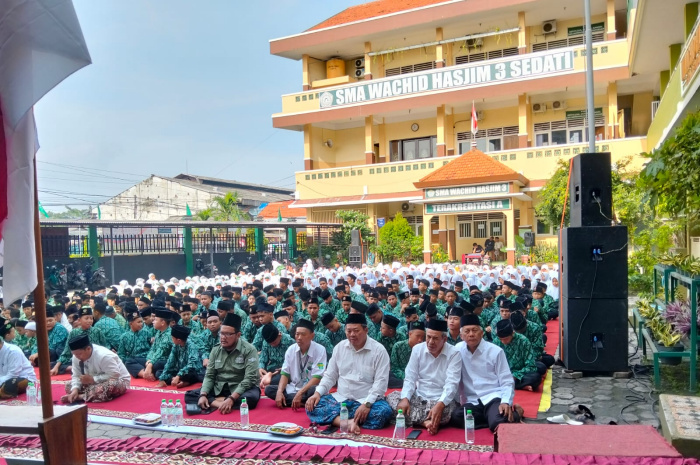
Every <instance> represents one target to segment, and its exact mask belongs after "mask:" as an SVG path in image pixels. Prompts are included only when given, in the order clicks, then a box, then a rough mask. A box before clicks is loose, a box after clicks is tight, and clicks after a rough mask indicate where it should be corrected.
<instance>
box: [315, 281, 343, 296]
mask: <svg viewBox="0 0 700 465" xmlns="http://www.w3.org/2000/svg"><path fill="white" fill-rule="evenodd" d="M318 287H320V288H321V292H323V291H325V290H327V291H328V292H330V293H331V295H332V296H333V297H335V296H336V291H337V289H334V288H332V287H330V286H329V285H328V280H327V279H326V278H319V279H318ZM343 289H345V288H343Z"/></svg>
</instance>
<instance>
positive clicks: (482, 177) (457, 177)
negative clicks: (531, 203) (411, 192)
mask: <svg viewBox="0 0 700 465" xmlns="http://www.w3.org/2000/svg"><path fill="white" fill-rule="evenodd" d="M494 181H520V182H521V183H523V184H527V182H528V181H527V179H526V178H525V177H524V176H523V175H521V174H519V173H516V172H515V171H513V170H512V169H510V168H508V167H507V166H506V165H504V164H502V163H501V162H498V161H496V160H494V159H493V158H491V157H490V156H489V155H486V154H485V153H484V152H482V151H481V150H477V149H472V150H470V151H469V152H467V153H465V154H463V155H462V156H460V157H459V158H455V159H454V160H452V161H451V162H449V163H448V164H446V165H444V166H442V167H440V168H438V169H437V170H435V171H433V172H432V173H430V174H428V175H427V176H425V177H423V178H421V179H420V180H419V181H418V182H415V183H413V184H414V185H415V186H416V187H418V188H426V187H440V186H457V185H464V184H479V183H484V182H494Z"/></svg>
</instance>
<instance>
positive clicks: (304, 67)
mask: <svg viewBox="0 0 700 465" xmlns="http://www.w3.org/2000/svg"><path fill="white" fill-rule="evenodd" d="M301 87H302V89H304V90H305V91H306V90H311V82H309V55H302V56H301Z"/></svg>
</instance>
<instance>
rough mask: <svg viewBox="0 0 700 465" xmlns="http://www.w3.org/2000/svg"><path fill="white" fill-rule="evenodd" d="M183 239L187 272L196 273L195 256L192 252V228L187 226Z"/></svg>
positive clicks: (190, 274)
mask: <svg viewBox="0 0 700 465" xmlns="http://www.w3.org/2000/svg"><path fill="white" fill-rule="evenodd" d="M184 233H185V234H184V237H183V241H182V246H183V247H182V248H183V252H184V254H185V272H186V273H187V275H188V276H192V275H193V274H194V257H193V253H192V228H191V227H189V226H188V227H186V228H185V231H184Z"/></svg>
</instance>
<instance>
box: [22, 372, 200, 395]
mask: <svg viewBox="0 0 700 465" xmlns="http://www.w3.org/2000/svg"><path fill="white" fill-rule="evenodd" d="M34 372H35V373H36V378H37V379H39V368H34ZM70 379H71V375H70V374H66V375H56V376H52V377H51V382H54V381H69V380H70ZM156 384H158V381H146V380H145V379H143V378H138V379H134V378H131V385H132V386H138V387H144V388H155V387H156ZM200 387H202V383H197V384H193V385H191V386H187V387H186V388H182V389H177V388H174V387H172V386H166V387H164V388H158V389H166V390H173V391H183V392H184V391H189V390H191V389H199V388H200Z"/></svg>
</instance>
